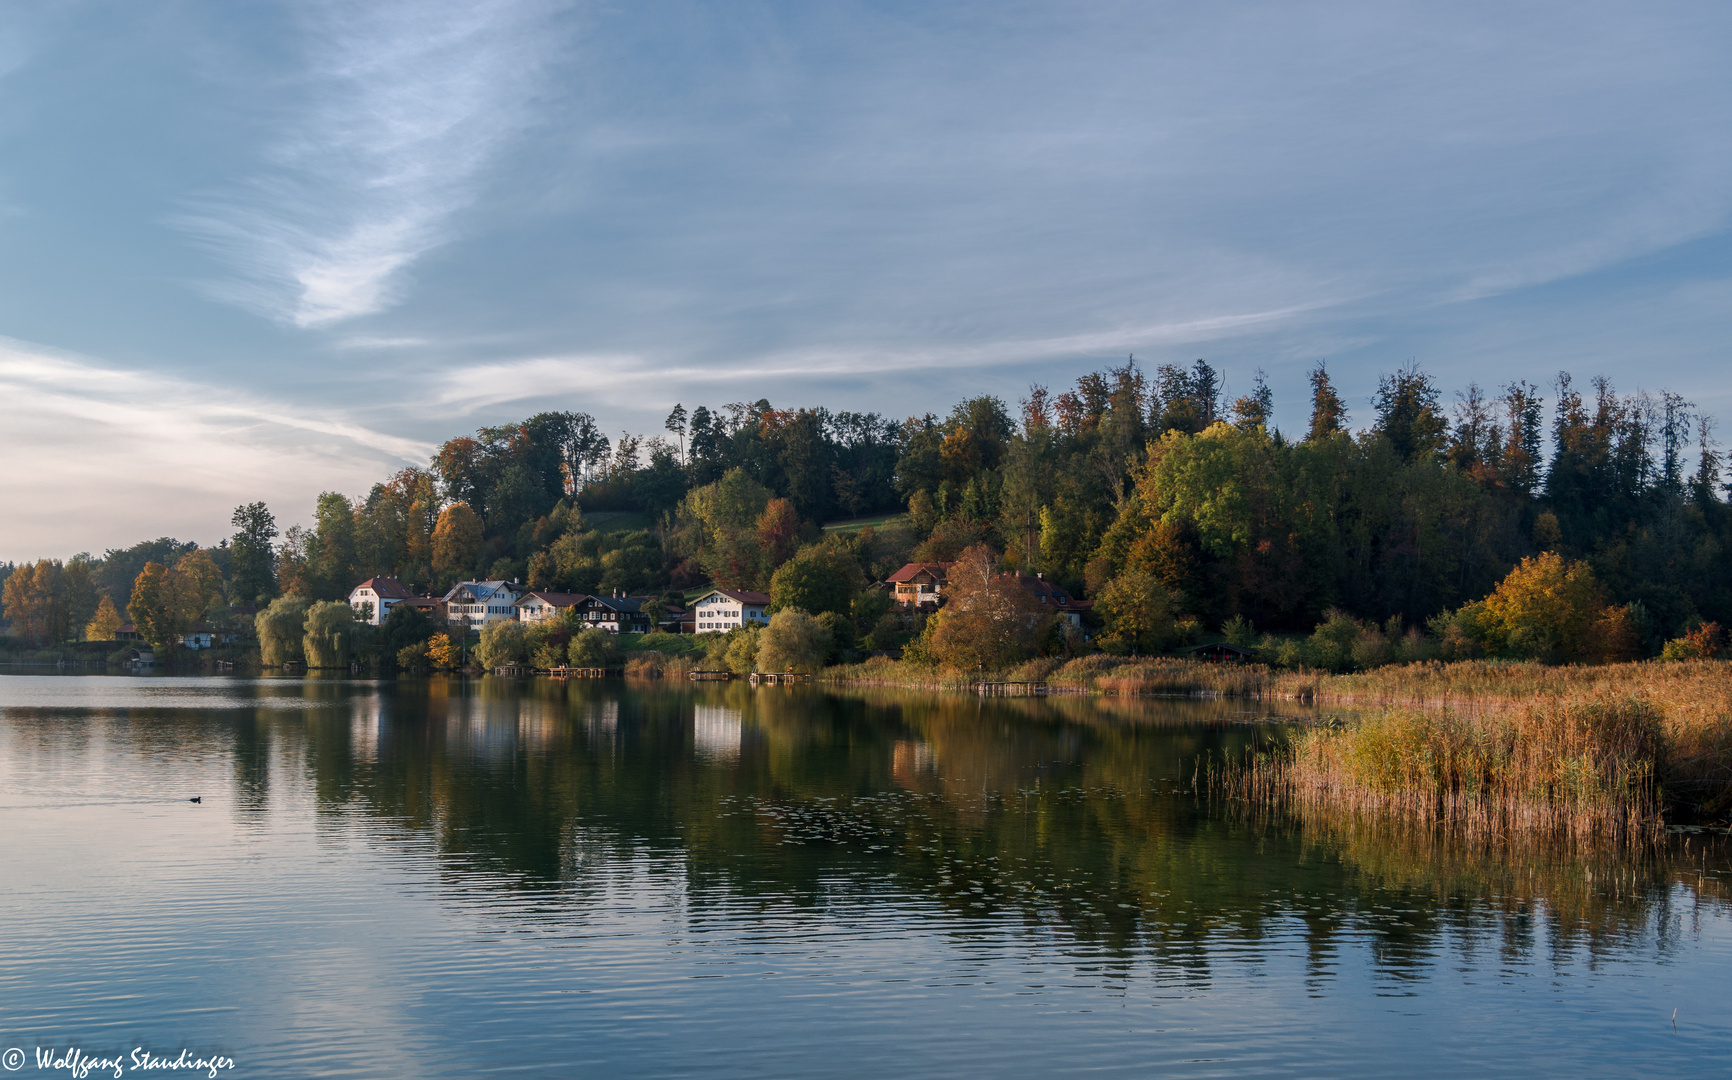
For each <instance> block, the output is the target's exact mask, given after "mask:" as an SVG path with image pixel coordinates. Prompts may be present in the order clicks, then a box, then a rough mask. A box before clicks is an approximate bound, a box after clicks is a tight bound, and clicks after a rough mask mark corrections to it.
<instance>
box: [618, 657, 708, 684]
mask: <svg viewBox="0 0 1732 1080" xmlns="http://www.w3.org/2000/svg"><path fill="white" fill-rule="evenodd" d="M700 660H701V658H696V659H694V658H693V657H691V656H686V655H683V654H680V653H662V652H641V653H637V654H635V655H633V656H631V657H630V658H628V659H627V660H626V662H625V675H626V678H628V679H684V678H687V677H689V676H690V675H691V673H692V671H693V670H695V669H696V668H698V667H701V666H702V664H701V663H700Z"/></svg>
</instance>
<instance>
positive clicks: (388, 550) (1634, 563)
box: [0, 360, 1732, 658]
mask: <svg viewBox="0 0 1732 1080" xmlns="http://www.w3.org/2000/svg"><path fill="white" fill-rule="evenodd" d="M1222 386H1223V379H1222V376H1221V374H1220V373H1219V372H1218V371H1217V370H1216V369H1215V368H1213V367H1212V366H1211V365H1210V364H1208V363H1207V362H1205V361H1203V360H1198V361H1197V362H1196V363H1195V364H1193V365H1190V366H1188V367H1180V366H1175V365H1165V364H1163V365H1160V366H1158V367H1156V368H1154V369H1153V370H1152V371H1145V370H1144V369H1143V368H1141V367H1139V366H1138V365H1137V364H1136V363H1135V362H1134V361H1126V362H1125V363H1124V364H1122V365H1119V366H1111V367H1108V368H1106V369H1104V370H1101V371H1097V372H1093V373H1090V374H1087V375H1084V376H1083V377H1082V378H1080V379H1078V380H1077V381H1076V383H1075V384H1074V385H1073V386H1071V387H1069V388H1068V389H1064V390H1062V391H1059V392H1056V393H1055V392H1052V391H1051V390H1049V389H1048V388H1047V387H1045V386H1040V385H1035V386H1032V387H1031V388H1030V389H1029V391H1028V393H1027V394H1026V396H1024V397H1023V398H1022V399H1021V400H1020V401H1018V402H1017V403H1016V405H1015V406H1014V407H1012V406H1011V405H1009V404H1008V403H1006V402H1004V401H1002V400H1001V399H999V398H997V397H994V396H990V395H986V396H980V397H975V398H970V399H968V400H965V401H962V402H959V403H957V404H956V405H955V406H954V407H953V408H952V409H951V410H950V412H949V413H948V414H947V415H943V416H939V415H936V414H930V413H929V414H926V415H923V416H917V417H909V418H905V419H901V420H897V419H892V418H889V417H885V416H882V415H879V414H875V413H853V412H831V411H829V410H827V409H824V408H796V409H778V408H775V407H773V406H772V405H771V403H770V402H769V401H767V400H759V401H756V402H753V403H750V404H745V403H733V404H728V405H724V406H721V407H719V408H714V409H712V408H710V407H707V406H703V405H699V406H697V407H695V408H692V409H691V410H689V411H688V410H687V409H686V408H684V407H683V406H676V407H675V408H674V409H673V411H672V412H671V414H670V415H669V416H668V417H667V420H666V423H665V426H664V430H663V431H661V432H657V433H655V434H654V435H650V436H635V435H621V436H620V437H619V438H617V439H613V440H610V439H609V438H608V437H607V436H606V435H605V434H603V433H602V430H601V428H600V426H599V425H598V423H597V422H596V420H595V419H594V418H593V417H591V416H589V415H587V414H584V413H581V412H544V413H539V414H537V415H534V416H531V417H529V418H528V419H526V420H523V421H522V422H520V423H515V424H506V425H501V426H497V427H485V428H482V429H480V430H479V431H476V432H475V433H474V434H472V435H466V436H461V437H457V438H453V439H451V440H449V441H448V442H446V443H445V444H444V445H443V446H441V447H440V449H439V451H438V453H437V454H436V455H435V456H434V458H433V459H432V460H431V461H429V462H428V463H427V464H426V465H425V466H422V467H414V468H406V469H404V470H402V471H400V472H398V473H397V474H395V475H393V476H390V477H386V478H382V479H381V480H380V481H379V482H378V483H376V484H374V485H373V487H372V488H371V490H369V491H368V492H366V493H365V494H364V495H361V496H359V497H354V498H351V497H349V496H347V495H344V494H341V493H335V492H329V493H326V494H324V495H321V496H320V497H319V499H318V503H317V505H316V507H315V508H314V514H313V520H312V524H311V525H310V526H309V527H305V528H303V527H300V526H295V527H291V528H289V529H287V530H286V531H284V532H282V533H281V534H279V532H278V529H277V524H276V519H275V516H274V514H273V513H272V511H271V510H270V509H269V508H268V507H266V506H264V505H263V504H262V503H254V504H250V505H248V506H242V507H239V508H237V510H236V511H235V515H234V519H233V527H234V530H235V531H234V533H233V535H232V537H231V538H229V539H228V540H226V541H224V542H223V543H222V544H221V545H219V546H217V547H215V548H210V549H202V551H195V549H194V547H193V545H189V544H183V543H179V542H177V541H174V540H171V539H160V540H155V541H150V542H147V543H142V544H139V545H136V546H134V547H132V548H128V549H124V550H110V551H108V552H106V553H104V554H103V555H102V556H101V557H99V558H98V557H92V556H89V555H80V556H76V557H74V558H73V559H71V560H68V561H67V562H65V563H60V562H56V561H49V562H43V563H38V564H35V565H34V566H30V565H26V566H21V567H17V568H12V567H4V568H0V573H3V574H7V575H8V580H7V583H6V586H5V588H6V592H5V596H6V610H7V613H8V619H9V620H10V622H11V625H12V634H13V636H14V637H20V638H24V639H28V640H32V641H46V640H62V639H66V638H70V637H77V636H79V635H80V634H81V633H82V632H83V629H84V628H85V627H86V625H87V624H88V623H89V622H90V621H91V620H92V619H93V618H94V617H95V616H96V614H97V611H98V609H99V608H100V607H101V606H102V604H103V601H104V599H105V598H106V600H107V601H108V602H109V604H110V605H111V606H112V612H113V613H115V614H118V613H121V612H126V611H128V610H129V605H130V604H131V602H132V599H133V596H132V591H133V587H134V584H135V582H138V581H140V580H141V578H140V575H141V574H142V573H143V572H144V571H145V569H146V567H147V565H154V566H157V567H158V568H159V569H161V570H163V571H164V572H166V573H169V574H175V573H177V569H176V568H177V567H180V566H181V565H183V564H184V563H186V561H187V560H188V559H189V558H192V557H193V556H194V555H197V556H198V559H197V560H196V561H197V562H198V563H199V566H198V567H197V568H195V569H197V572H198V574H197V582H196V588H191V591H190V593H189V595H191V596H192V597H193V598H192V599H190V600H188V601H187V603H189V604H191V605H193V606H194V607H196V606H197V605H199V604H206V605H210V606H212V607H214V606H216V605H219V604H241V605H247V606H250V607H261V606H263V605H264V604H266V603H268V602H269V601H270V600H271V599H272V598H273V597H275V596H278V595H295V596H299V597H303V598H306V599H307V600H309V601H317V600H332V599H340V598H344V597H346V596H347V595H348V592H349V590H350V589H351V588H352V587H353V586H354V585H355V584H356V583H357V582H358V581H360V580H362V579H364V578H367V577H370V576H373V575H380V574H383V575H390V576H393V577H396V578H397V579H399V580H401V581H402V582H404V583H405V584H407V585H409V586H411V587H412V588H413V589H414V590H415V591H417V592H425V591H439V590H442V589H443V588H445V587H447V586H448V585H449V584H450V583H452V582H454V581H457V580H461V579H464V578H469V577H481V578H504V579H516V580H522V581H526V582H528V583H529V585H530V586H531V587H533V588H543V589H557V590H560V591H570V592H598V591H599V592H606V591H610V590H620V591H622V592H623V593H628V594H633V595H646V596H657V597H666V598H668V600H669V602H677V598H678V595H679V594H683V593H684V592H685V591H686V590H690V589H692V588H695V587H697V586H699V585H704V584H710V583H713V584H716V585H720V586H723V587H731V588H753V589H761V590H765V591H770V590H771V589H772V587H773V585H774V584H775V580H776V578H777V575H778V572H779V571H784V569H785V568H788V569H787V570H786V572H784V573H783V575H782V576H783V578H784V579H787V580H792V579H794V578H796V577H802V576H803V579H804V580H805V582H806V585H805V588H804V592H802V593H801V594H800V595H801V597H802V598H803V599H804V602H803V604H802V606H806V607H826V606H827V607H828V608H830V609H832V610H833V611H836V612H839V613H841V614H844V615H848V614H850V613H852V616H853V617H856V619H857V625H856V626H855V627H854V630H855V631H856V632H857V634H858V635H859V636H860V639H861V640H862V641H865V642H867V643H869V644H878V645H886V644H889V641H888V640H886V635H879V638H878V639H877V640H876V641H874V640H873V637H872V635H873V632H874V629H875V628H876V627H877V626H878V623H879V622H881V621H882V619H883V616H884V612H883V610H882V607H881V606H874V605H873V604H870V603H859V602H857V601H859V600H860V598H861V595H862V590H864V589H865V587H866V586H867V585H868V584H870V583H871V582H875V581H882V580H883V579H884V578H885V577H886V576H887V575H888V574H889V573H890V572H892V571H894V570H895V569H896V568H897V567H898V566H900V565H902V564H903V563H904V562H906V561H910V560H934V561H950V560H956V559H958V558H959V557H961V556H962V555H963V554H964V553H965V552H968V551H970V550H974V551H976V552H986V553H989V555H990V558H991V560H993V561H994V562H995V563H996V565H997V566H998V567H1000V568H1002V569H1005V570H1016V571H1022V572H1025V573H1028V574H1037V573H1038V574H1042V575H1044V576H1045V577H1046V578H1047V579H1048V580H1050V581H1054V582H1058V583H1061V584H1062V585H1063V586H1065V587H1067V588H1069V589H1071V590H1073V591H1074V592H1075V593H1077V594H1078V595H1080V596H1084V597H1089V598H1096V597H1105V598H1106V599H1107V600H1108V601H1109V602H1107V603H1105V604H1103V605H1101V607H1100V608H1099V609H1098V612H1099V616H1100V618H1101V619H1102V620H1104V626H1103V627H1097V628H1096V629H1104V630H1105V631H1106V633H1105V634H1104V635H1103V637H1102V640H1103V641H1104V642H1108V643H1112V642H1117V643H1118V644H1119V645H1121V646H1123V647H1129V648H1133V649H1134V648H1137V647H1139V642H1141V643H1142V644H1144V645H1149V646H1157V647H1158V645H1159V644H1160V639H1161V635H1159V634H1156V635H1155V636H1154V637H1153V638H1147V637H1146V635H1145V636H1139V635H1140V631H1139V630H1138V629H1137V628H1136V627H1135V626H1133V625H1131V623H1134V622H1135V621H1136V619H1137V617H1138V616H1137V611H1136V609H1139V608H1141V609H1144V610H1145V612H1146V609H1148V608H1150V607H1151V606H1152V607H1154V608H1158V609H1159V610H1160V611H1161V612H1163V613H1164V614H1163V617H1166V616H1170V617H1171V618H1172V619H1173V620H1175V621H1176V622H1180V623H1184V624H1187V625H1190V626H1194V627H1201V628H1203V629H1204V630H1205V631H1213V630H1214V629H1215V628H1222V627H1228V626H1232V627H1235V628H1237V631H1238V633H1240V634H1241V635H1243V634H1244V633H1245V632H1246V631H1247V630H1253V629H1254V630H1255V631H1256V632H1259V633H1262V632H1274V633H1277V634H1281V633H1311V632H1313V631H1314V630H1315V628H1317V627H1318V626H1319V625H1320V624H1327V623H1328V622H1329V621H1330V620H1331V619H1333V620H1336V621H1339V620H1341V619H1343V618H1346V619H1349V620H1352V621H1354V622H1356V623H1362V624H1363V625H1367V626H1377V627H1384V628H1388V629H1389V630H1390V631H1391V634H1390V636H1391V637H1395V636H1397V635H1398V634H1399V633H1400V632H1401V631H1402V628H1404V627H1405V628H1409V630H1410V631H1411V630H1413V629H1416V628H1429V631H1430V633H1431V634H1432V636H1434V637H1436V638H1438V639H1439V640H1442V639H1445V638H1447V637H1448V636H1449V635H1450V633H1451V629H1450V627H1451V625H1452V623H1451V622H1450V620H1451V619H1455V620H1456V622H1455V624H1453V625H1456V626H1457V630H1458V631H1460V623H1461V620H1460V618H1457V616H1459V615H1460V614H1461V613H1462V612H1463V611H1469V613H1470V614H1471V612H1472V611H1475V610H1479V609H1474V608H1472V605H1474V604H1482V605H1483V602H1484V601H1485V600H1486V599H1487V598H1490V597H1492V596H1494V595H1495V594H1494V590H1496V589H1497V588H1498V586H1499V583H1500V582H1504V581H1505V580H1506V579H1507V578H1510V576H1511V574H1512V571H1515V570H1517V569H1518V568H1520V567H1523V566H1527V565H1532V566H1536V567H1537V566H1539V565H1540V563H1539V562H1538V561H1535V560H1536V559H1537V557H1539V556H1542V555H1544V556H1546V557H1547V558H1550V559H1551V560H1553V562H1554V563H1555V567H1556V574H1561V575H1564V576H1565V577H1568V578H1569V580H1570V581H1573V582H1576V583H1577V584H1579V585H1581V587H1582V588H1584V589H1588V590H1589V591H1590V592H1591V594H1592V600H1593V604H1594V605H1595V610H1615V611H1616V612H1618V616H1617V620H1618V633H1619V634H1622V635H1623V636H1624V638H1626V639H1628V642H1629V645H1628V650H1629V651H1630V652H1632V653H1633V654H1635V655H1654V654H1656V653H1658V652H1659V651H1660V649H1661V647H1662V645H1663V644H1664V643H1665V642H1666V641H1667V640H1669V639H1672V638H1674V637H1676V636H1678V635H1680V634H1683V633H1686V632H1687V631H1690V630H1692V629H1694V628H1695V627H1697V626H1699V625H1701V624H1703V623H1709V622H1717V623H1721V624H1725V623H1728V622H1732V564H1729V563H1728V560H1727V559H1726V557H1725V549H1726V546H1727V542H1728V540H1729V539H1732V518H1729V512H1728V505H1727V502H1726V495H1727V491H1726V485H1725V484H1724V483H1723V481H1722V475H1721V473H1722V462H1723V458H1722V454H1721V452H1720V450H1719V448H1718V445H1717V444H1716V443H1715V441H1714V438H1713V434H1714V421H1713V419H1712V418H1711V417H1709V416H1707V415H1705V414H1703V413H1702V412H1701V411H1699V410H1698V409H1696V408H1695V406H1693V405H1692V404H1691V403H1690V402H1688V401H1686V400H1684V399H1683V398H1682V397H1680V396H1679V395H1676V394H1673V393H1671V392H1668V391H1660V392H1658V393H1650V392H1638V393H1620V392H1618V391H1617V390H1616V389H1615V388H1614V387H1613V385H1612V384H1611V383H1610V382H1609V381H1607V380H1605V379H1594V380H1592V381H1591V382H1589V383H1588V384H1586V385H1581V384H1578V382H1577V381H1576V380H1575V379H1574V378H1573V377H1572V376H1571V375H1569V374H1568V373H1560V374H1558V375H1556V376H1555V377H1554V378H1553V379H1552V380H1551V381H1550V382H1549V383H1548V384H1546V385H1544V386H1540V385H1536V384H1533V383H1530V382H1527V381H1515V382H1512V383H1510V384H1508V385H1506V386H1503V387H1499V388H1495V389H1491V390H1487V389H1484V388H1481V387H1479V386H1468V387H1466V388H1463V389H1461V390H1459V391H1457V392H1455V393H1454V394H1452V395H1451V398H1450V400H1448V401H1446V400H1445V397H1444V391H1443V390H1442V389H1441V388H1440V387H1439V386H1438V384H1437V382H1436V380H1435V379H1434V378H1433V376H1432V375H1430V374H1429V373H1427V372H1426V371H1424V370H1422V369H1420V368H1418V367H1415V366H1408V367H1404V368H1402V369H1399V370H1397V371H1396V372H1394V373H1393V374H1389V375H1386V376H1384V377H1383V378H1382V379H1381V380H1380V382H1379V385H1378V389H1377V392H1376V394H1375V395H1374V396H1373V397H1372V398H1371V399H1370V400H1369V401H1367V402H1366V403H1365V404H1364V406H1362V407H1356V408H1355V409H1352V410H1350V409H1349V407H1348V404H1347V403H1346V402H1345V401H1344V400H1343V399H1342V397H1341V396H1340V395H1339V394H1338V392H1337V391H1336V389H1335V387H1334V385H1333V383H1332V380H1331V378H1330V375H1329V372H1328V370H1327V368H1326V367H1325V366H1323V365H1322V364H1319V365H1317V366H1316V367H1315V368H1314V369H1313V370H1312V371H1311V373H1310V388H1311V400H1310V402H1309V403H1308V404H1309V422H1308V423H1307V424H1306V426H1305V428H1304V429H1303V430H1300V431H1293V432H1284V431H1281V430H1277V429H1275V428H1274V427H1273V425H1272V423H1271V417H1272V416H1273V412H1274V409H1273V406H1274V402H1273V400H1272V396H1271V394H1270V391H1269V389H1268V387H1267V385H1266V384H1265V382H1264V380H1263V378H1262V376H1261V374H1260V373H1259V375H1258V377H1257V378H1256V379H1255V380H1254V382H1253V383H1252V385H1251V387H1250V389H1249V391H1248V392H1247V393H1245V394H1243V395H1242V396H1238V397H1234V398H1232V399H1231V400H1229V399H1228V397H1227V395H1225V394H1224V393H1223V392H1222ZM1524 560H1529V563H1524ZM1547 565H1551V564H1547ZM206 567H208V569H206ZM190 572H191V571H189V573H190ZM213 574H214V577H213ZM1569 575H1574V576H1573V577H1571V576H1569ZM38 578H40V579H41V580H40V581H38V580H37V579H38ZM50 579H52V580H50ZM815 579H822V580H823V581H824V582H827V583H828V584H827V585H825V586H824V587H818V586H814V585H812V581H813V580H815ZM165 580H166V579H165ZM176 580H178V579H176ZM1537 580H1538V579H1536V581H1537ZM1559 580H1563V578H1561V577H1560V578H1559ZM169 584H171V585H172V584H173V582H170V583H169ZM164 587H168V586H166V585H165V586H164ZM1536 587H1550V586H1546V585H1544V583H1543V582H1541V583H1540V584H1538V585H1536ZM814 590H816V591H814ZM783 591H784V592H786V590H785V589H784V590H783ZM32 597H34V598H35V599H32ZM825 597H827V598H828V599H824V598H825ZM1115 597H1116V598H1117V602H1116V604H1115V603H1114V602H1112V601H1113V600H1114V598H1115ZM813 598H818V599H813ZM811 613H812V614H815V615H816V614H820V613H821V612H818V611H813V612H811ZM1115 619H1118V620H1120V621H1121V622H1122V621H1125V620H1129V621H1128V622H1126V623H1125V625H1123V626H1115V625H1114V621H1115ZM1470 621H1471V620H1470ZM903 630H904V633H903V643H906V641H907V639H908V637H909V635H910V634H911V633H914V632H917V631H918V630H919V627H909V626H907V625H904V626H903ZM1587 632H1590V631H1583V633H1587ZM1488 633H1489V632H1482V633H1480V634H1479V640H1480V641H1481V645H1482V646H1483V648H1482V651H1485V652H1491V653H1494V654H1495V653H1496V652H1497V649H1498V646H1497V645H1496V642H1495V641H1492V640H1491V639H1492V638H1494V637H1495V635H1489V636H1488ZM1459 636H1460V633H1458V637H1459ZM1467 636H1469V637H1471V636H1473V634H1472V633H1471V632H1467ZM1555 658H1569V657H1567V656H1564V655H1562V654H1560V655H1559V656H1557V657H1555Z"/></svg>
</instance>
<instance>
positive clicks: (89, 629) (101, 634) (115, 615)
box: [84, 594, 121, 641]
mask: <svg viewBox="0 0 1732 1080" xmlns="http://www.w3.org/2000/svg"><path fill="white" fill-rule="evenodd" d="M120 622H121V620H120V611H119V610H118V609H117V608H116V607H115V606H114V598H113V597H111V596H108V595H107V594H104V595H103V597H102V600H101V601H100V602H99V603H98V604H97V605H96V614H95V615H93V616H91V619H90V622H89V623H88V624H86V626H85V627H84V640H86V641H113V640H114V632H115V631H116V630H119V629H120Z"/></svg>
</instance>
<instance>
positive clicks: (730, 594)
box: [686, 589, 770, 634]
mask: <svg viewBox="0 0 1732 1080" xmlns="http://www.w3.org/2000/svg"><path fill="white" fill-rule="evenodd" d="M769 610H770V598H769V597H768V596H765V595H764V594H763V593H761V592H752V591H751V590H749V589H712V590H710V591H709V592H707V593H705V594H704V595H702V596H700V597H698V599H697V601H696V602H695V603H693V604H692V606H691V612H692V613H691V614H690V615H688V616H687V617H686V618H687V619H688V621H690V622H691V623H692V624H693V631H694V632H695V633H699V634H711V633H717V632H719V631H727V630H734V629H737V628H739V627H741V626H762V625H764V624H765V623H767V622H769V621H770V616H769Z"/></svg>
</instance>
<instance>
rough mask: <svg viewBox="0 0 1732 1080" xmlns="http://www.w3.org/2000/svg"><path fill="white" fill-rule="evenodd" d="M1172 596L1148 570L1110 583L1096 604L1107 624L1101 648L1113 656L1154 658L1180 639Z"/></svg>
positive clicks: (1127, 574)
mask: <svg viewBox="0 0 1732 1080" xmlns="http://www.w3.org/2000/svg"><path fill="white" fill-rule="evenodd" d="M1173 607H1174V605H1173V596H1172V593H1170V592H1168V591H1167V589H1166V588H1165V587H1164V586H1162V585H1161V583H1160V582H1159V581H1158V580H1156V578H1155V576H1154V575H1153V574H1151V573H1149V572H1148V571H1146V570H1127V571H1125V572H1124V573H1122V574H1120V575H1119V576H1118V577H1115V578H1113V579H1112V581H1110V582H1109V583H1108V584H1107V586H1106V588H1105V589H1103V590H1101V592H1100V595H1099V596H1098V597H1097V598H1096V600H1095V609H1096V610H1097V611H1099V612H1100V614H1101V618H1102V619H1103V620H1104V621H1105V622H1106V634H1105V635H1104V636H1103V639H1102V642H1101V644H1102V645H1103V646H1104V647H1106V648H1107V649H1108V650H1109V651H1111V652H1126V653H1133V654H1144V655H1147V654H1152V653H1158V652H1160V651H1161V650H1163V649H1165V648H1167V647H1168V646H1170V645H1171V644H1172V643H1173V642H1174V641H1175V640H1177V637H1178V624H1177V621H1176V619H1175V617H1174V611H1173Z"/></svg>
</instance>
